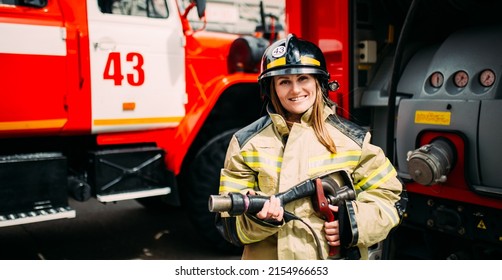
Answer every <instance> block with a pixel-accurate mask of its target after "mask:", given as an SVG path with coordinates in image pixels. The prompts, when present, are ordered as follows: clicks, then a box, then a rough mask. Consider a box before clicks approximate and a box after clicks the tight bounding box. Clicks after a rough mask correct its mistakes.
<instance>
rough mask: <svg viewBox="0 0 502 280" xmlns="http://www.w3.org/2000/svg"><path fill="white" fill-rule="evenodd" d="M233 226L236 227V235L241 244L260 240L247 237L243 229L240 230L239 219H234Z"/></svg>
mask: <svg viewBox="0 0 502 280" xmlns="http://www.w3.org/2000/svg"><path fill="white" fill-rule="evenodd" d="M235 226H236V228H237V236H239V239H240V241H241V242H242V244H250V243H255V242H258V241H260V240H258V239H252V238H249V237H248V236H247V235H246V234H245V233H244V231H243V230H242V228H241V223H240V220H239V219H236V221H235Z"/></svg>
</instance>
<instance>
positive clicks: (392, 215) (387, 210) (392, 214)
mask: <svg viewBox="0 0 502 280" xmlns="http://www.w3.org/2000/svg"><path fill="white" fill-rule="evenodd" d="M364 196H371V197H372V199H370V200H372V201H374V202H375V203H376V204H377V205H378V207H380V209H381V210H383V211H382V212H383V214H384V215H385V216H387V218H389V220H390V221H392V225H393V226H396V225H397V224H398V223H399V217H398V215H397V212H396V208H395V207H393V206H390V205H389V204H387V203H385V202H384V201H382V200H381V199H380V198H379V197H377V196H374V195H372V194H369V193H364Z"/></svg>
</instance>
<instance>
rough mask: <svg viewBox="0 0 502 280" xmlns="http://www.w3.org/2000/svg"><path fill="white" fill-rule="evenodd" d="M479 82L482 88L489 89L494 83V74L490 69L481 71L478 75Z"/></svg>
mask: <svg viewBox="0 0 502 280" xmlns="http://www.w3.org/2000/svg"><path fill="white" fill-rule="evenodd" d="M479 82H480V83H481V85H482V86H484V87H491V86H492V85H493V83H495V73H494V72H493V71H492V70H490V69H486V70H483V72H481V74H479Z"/></svg>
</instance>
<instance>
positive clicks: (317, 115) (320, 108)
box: [270, 79, 336, 154]
mask: <svg viewBox="0 0 502 280" xmlns="http://www.w3.org/2000/svg"><path fill="white" fill-rule="evenodd" d="M315 81H316V98H315V101H314V104H313V105H312V114H311V116H310V119H309V122H310V124H311V125H312V128H313V129H314V133H315V135H316V137H317V140H319V142H320V143H321V144H322V145H323V146H324V147H326V149H328V151H330V152H331V153H333V154H336V146H335V142H334V141H333V138H331V136H330V135H329V132H328V129H327V128H326V123H325V121H324V118H323V112H324V104H325V101H324V97H323V92H322V89H321V85H320V84H319V81H318V80H317V79H315ZM270 93H271V94H270V100H271V102H272V106H274V109H275V112H276V113H277V114H279V115H281V116H282V117H283V118H284V119H285V120H286V122H287V123H288V126H289V127H290V128H291V126H292V125H293V124H292V123H291V122H289V121H288V120H287V115H288V111H287V110H286V109H284V107H283V106H282V104H281V101H280V100H279V97H278V96H277V93H276V92H275V86H274V82H273V81H271V83H270Z"/></svg>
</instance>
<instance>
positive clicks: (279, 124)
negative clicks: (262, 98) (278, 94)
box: [267, 103, 334, 137]
mask: <svg viewBox="0 0 502 280" xmlns="http://www.w3.org/2000/svg"><path fill="white" fill-rule="evenodd" d="M312 108H313V107H310V108H309V109H308V110H307V111H306V112H305V113H304V114H303V116H302V117H301V120H300V121H301V124H302V125H305V126H310V125H311V124H310V116H311V115H312ZM267 113H268V114H269V116H270V118H271V119H272V122H273V123H274V126H275V127H276V128H277V131H278V132H279V134H280V136H281V137H284V136H287V135H288V134H289V128H288V124H287V123H286V120H285V119H284V118H283V117H282V116H281V115H279V114H278V113H276V112H275V110H274V107H273V106H272V103H268V105H267ZM332 114H334V111H333V109H332V108H331V107H330V106H328V105H326V104H324V114H323V118H324V120H326V118H328V117H329V116H330V115H332Z"/></svg>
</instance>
